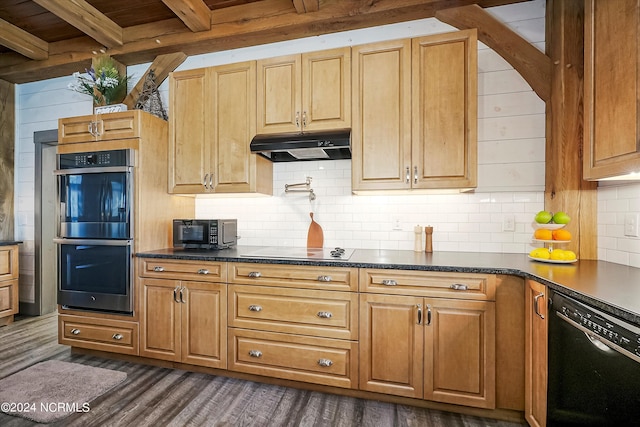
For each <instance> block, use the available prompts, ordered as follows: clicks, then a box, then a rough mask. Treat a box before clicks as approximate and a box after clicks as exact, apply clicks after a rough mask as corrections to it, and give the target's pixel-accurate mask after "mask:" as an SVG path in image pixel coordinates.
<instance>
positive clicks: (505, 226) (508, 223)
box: [502, 215, 516, 231]
mask: <svg viewBox="0 0 640 427" xmlns="http://www.w3.org/2000/svg"><path fill="white" fill-rule="evenodd" d="M502 231H516V217H515V216H514V215H505V216H504V218H503V219H502Z"/></svg>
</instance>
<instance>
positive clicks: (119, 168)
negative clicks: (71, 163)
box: [53, 166, 133, 175]
mask: <svg viewBox="0 0 640 427" xmlns="http://www.w3.org/2000/svg"><path fill="white" fill-rule="evenodd" d="M131 171H133V166H105V167H100V168H75V169H56V170H54V171H53V174H54V175H82V174H85V173H105V172H131Z"/></svg>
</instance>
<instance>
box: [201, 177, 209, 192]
mask: <svg viewBox="0 0 640 427" xmlns="http://www.w3.org/2000/svg"><path fill="white" fill-rule="evenodd" d="M208 178H209V174H208V173H205V174H204V179H203V180H202V185H204V188H205V190H208V189H209V187H208V186H207V179H208Z"/></svg>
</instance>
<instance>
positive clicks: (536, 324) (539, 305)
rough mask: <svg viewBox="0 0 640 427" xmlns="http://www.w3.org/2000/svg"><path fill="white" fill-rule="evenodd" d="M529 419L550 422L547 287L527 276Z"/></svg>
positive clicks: (537, 423) (532, 422)
mask: <svg viewBox="0 0 640 427" xmlns="http://www.w3.org/2000/svg"><path fill="white" fill-rule="evenodd" d="M525 304H526V307H525V393H524V395H525V403H524V406H525V409H524V411H525V413H524V415H525V419H526V420H527V422H528V423H529V425H531V426H540V427H544V426H545V425H546V423H547V319H546V317H547V289H546V287H545V286H544V285H542V284H540V283H538V282H534V281H532V280H527V287H526V298H525Z"/></svg>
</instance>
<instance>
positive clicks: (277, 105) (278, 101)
mask: <svg viewBox="0 0 640 427" xmlns="http://www.w3.org/2000/svg"><path fill="white" fill-rule="evenodd" d="M350 69H351V49H350V48H348V47H346V48H338V49H331V50H325V51H319V52H311V53H304V54H301V55H289V56H282V57H277V58H268V59H264V60H260V61H258V77H257V80H258V83H257V85H258V88H257V93H258V95H257V96H258V102H257V118H258V123H257V133H258V134H269V133H281V132H306V131H314V130H325V129H342V128H349V127H350V126H351V75H350Z"/></svg>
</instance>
